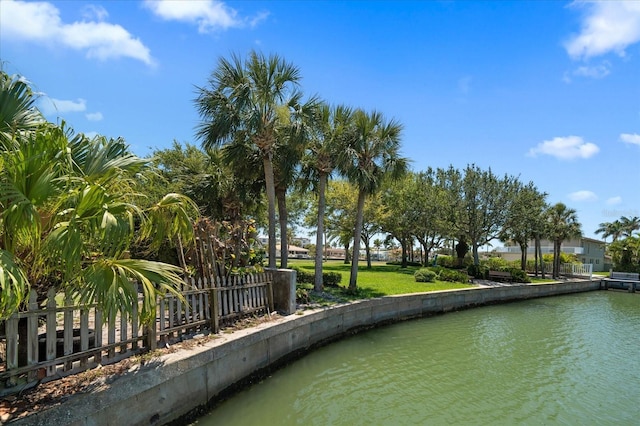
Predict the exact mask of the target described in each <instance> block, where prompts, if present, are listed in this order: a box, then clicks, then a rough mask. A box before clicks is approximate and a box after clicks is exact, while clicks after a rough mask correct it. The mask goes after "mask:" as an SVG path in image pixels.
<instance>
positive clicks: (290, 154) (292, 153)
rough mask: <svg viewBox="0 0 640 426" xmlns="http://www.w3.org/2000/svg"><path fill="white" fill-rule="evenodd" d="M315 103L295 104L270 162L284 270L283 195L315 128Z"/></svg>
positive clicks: (285, 211)
mask: <svg viewBox="0 0 640 426" xmlns="http://www.w3.org/2000/svg"><path fill="white" fill-rule="evenodd" d="M317 108H318V100H317V99H316V98H315V97H312V98H311V99H309V100H308V101H306V102H305V103H298V104H297V106H296V108H295V110H294V112H293V114H291V115H290V116H289V118H288V121H285V120H283V122H282V123H281V126H282V130H283V131H281V132H280V134H279V136H280V138H281V139H280V140H279V141H278V143H277V145H276V150H275V155H274V158H273V162H274V170H273V172H274V182H275V192H276V201H277V203H278V221H279V222H280V236H281V242H280V267H281V268H287V267H288V256H289V247H288V246H289V244H288V238H286V236H287V235H288V234H289V232H288V230H287V228H288V222H289V211H288V208H287V192H288V191H289V189H290V188H291V186H292V185H293V183H294V182H295V181H296V180H297V178H298V176H299V175H300V162H301V160H302V157H303V155H304V151H305V149H306V145H307V143H308V142H309V140H310V139H311V134H312V133H313V129H312V127H313V126H315V120H316V112H315V111H316V109H317Z"/></svg>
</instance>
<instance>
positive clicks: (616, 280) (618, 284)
mask: <svg viewBox="0 0 640 426" xmlns="http://www.w3.org/2000/svg"><path fill="white" fill-rule="evenodd" d="M602 281H603V282H604V289H605V290H608V289H609V288H618V289H623V290H629V292H631V293H634V292H635V291H636V288H638V289H640V274H638V273H635V272H614V271H611V273H610V274H609V277H608V278H603V279H602Z"/></svg>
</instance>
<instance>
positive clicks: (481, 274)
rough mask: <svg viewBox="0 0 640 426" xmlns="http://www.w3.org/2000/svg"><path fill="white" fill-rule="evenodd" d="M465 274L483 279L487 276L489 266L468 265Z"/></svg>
mask: <svg viewBox="0 0 640 426" xmlns="http://www.w3.org/2000/svg"><path fill="white" fill-rule="evenodd" d="M467 274H469V276H472V277H473V278H478V279H481V280H484V279H487V277H488V276H489V268H487V267H486V266H484V265H477V266H476V265H469V267H468V268H467Z"/></svg>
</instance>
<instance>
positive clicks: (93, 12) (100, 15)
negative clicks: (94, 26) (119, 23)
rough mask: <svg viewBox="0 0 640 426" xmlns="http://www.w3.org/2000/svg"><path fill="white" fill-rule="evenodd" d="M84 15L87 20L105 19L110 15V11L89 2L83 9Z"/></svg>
mask: <svg viewBox="0 0 640 426" xmlns="http://www.w3.org/2000/svg"><path fill="white" fill-rule="evenodd" d="M82 17H83V18H84V19H86V20H94V19H95V20H96V21H104V20H105V19H107V18H108V17H109V12H107V9H105V8H104V7H102V6H97V5H95V4H88V5H86V6H85V7H84V8H83V9H82Z"/></svg>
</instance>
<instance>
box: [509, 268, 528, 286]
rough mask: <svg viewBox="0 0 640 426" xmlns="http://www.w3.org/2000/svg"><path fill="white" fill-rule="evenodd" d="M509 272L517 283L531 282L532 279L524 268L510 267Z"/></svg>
mask: <svg viewBox="0 0 640 426" xmlns="http://www.w3.org/2000/svg"><path fill="white" fill-rule="evenodd" d="M509 272H511V276H512V277H513V281H515V282H517V283H530V282H531V279H530V278H529V276H528V275H527V273H526V272H525V271H523V270H522V269H519V268H511V269H509Z"/></svg>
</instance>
